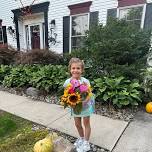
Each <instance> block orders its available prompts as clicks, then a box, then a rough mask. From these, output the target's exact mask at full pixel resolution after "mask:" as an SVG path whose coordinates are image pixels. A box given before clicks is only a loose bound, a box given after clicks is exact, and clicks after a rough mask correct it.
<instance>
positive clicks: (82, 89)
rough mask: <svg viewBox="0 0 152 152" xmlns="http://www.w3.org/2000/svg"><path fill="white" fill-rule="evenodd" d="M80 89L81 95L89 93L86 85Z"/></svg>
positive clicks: (82, 85)
mask: <svg viewBox="0 0 152 152" xmlns="http://www.w3.org/2000/svg"><path fill="white" fill-rule="evenodd" d="M79 89H80V92H81V93H82V92H87V91H88V86H87V85H85V84H81V85H80V87H79Z"/></svg>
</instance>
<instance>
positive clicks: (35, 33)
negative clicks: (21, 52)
mask: <svg viewBox="0 0 152 152" xmlns="http://www.w3.org/2000/svg"><path fill="white" fill-rule="evenodd" d="M25 36H26V48H27V50H32V49H44V47H45V46H44V44H45V43H44V30H43V24H34V25H25Z"/></svg>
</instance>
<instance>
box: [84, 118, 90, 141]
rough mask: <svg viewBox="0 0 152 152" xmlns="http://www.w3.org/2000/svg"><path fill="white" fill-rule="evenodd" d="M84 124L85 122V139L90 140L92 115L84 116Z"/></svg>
mask: <svg viewBox="0 0 152 152" xmlns="http://www.w3.org/2000/svg"><path fill="white" fill-rule="evenodd" d="M83 124H84V127H85V129H84V138H85V140H87V141H89V138H90V134H91V126H90V116H88V117H84V118H83Z"/></svg>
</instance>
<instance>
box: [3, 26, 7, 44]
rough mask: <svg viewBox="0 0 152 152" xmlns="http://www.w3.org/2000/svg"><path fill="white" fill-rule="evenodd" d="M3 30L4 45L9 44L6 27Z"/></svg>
mask: <svg viewBox="0 0 152 152" xmlns="http://www.w3.org/2000/svg"><path fill="white" fill-rule="evenodd" d="M2 29H3V38H4V43H7V33H6V26H3V27H2Z"/></svg>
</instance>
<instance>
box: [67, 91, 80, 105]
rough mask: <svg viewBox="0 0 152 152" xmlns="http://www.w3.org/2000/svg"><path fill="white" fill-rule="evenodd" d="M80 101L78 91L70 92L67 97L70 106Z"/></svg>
mask: <svg viewBox="0 0 152 152" xmlns="http://www.w3.org/2000/svg"><path fill="white" fill-rule="evenodd" d="M80 102H81V96H80V94H78V93H72V94H70V95H69V97H68V103H69V105H70V106H76V104H78V103H80Z"/></svg>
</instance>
